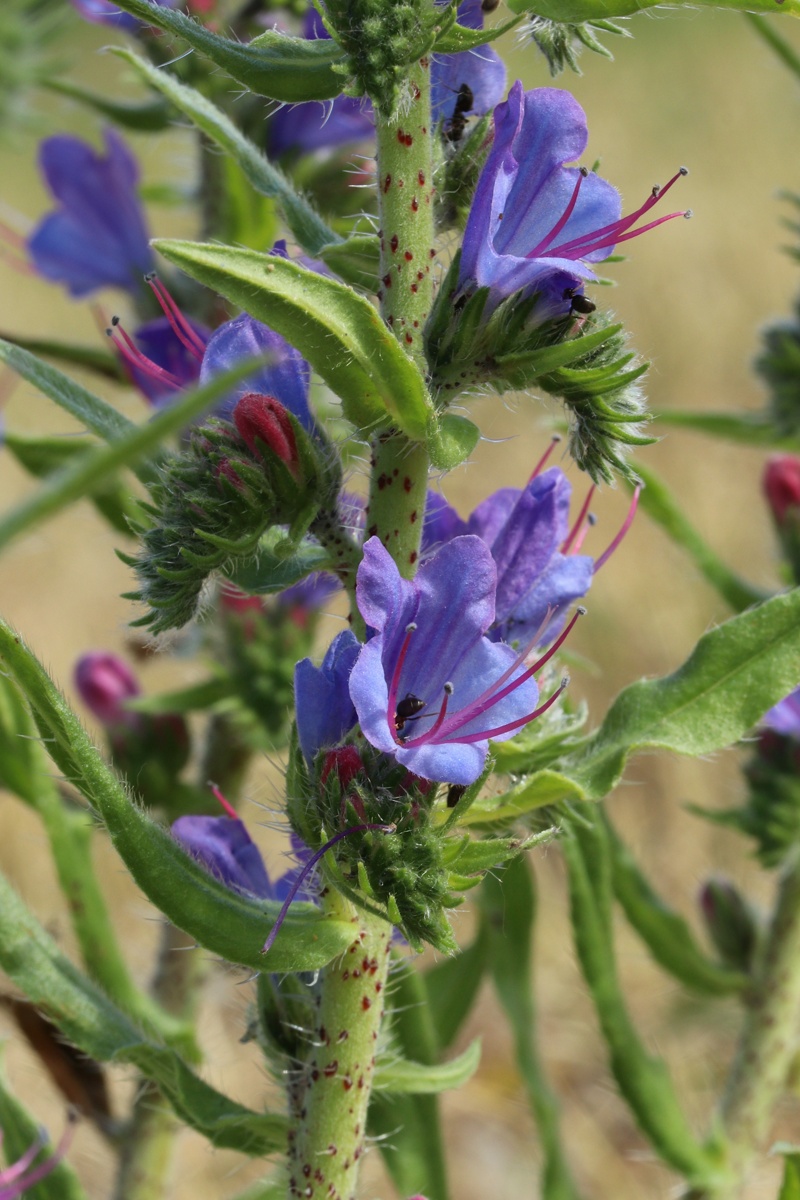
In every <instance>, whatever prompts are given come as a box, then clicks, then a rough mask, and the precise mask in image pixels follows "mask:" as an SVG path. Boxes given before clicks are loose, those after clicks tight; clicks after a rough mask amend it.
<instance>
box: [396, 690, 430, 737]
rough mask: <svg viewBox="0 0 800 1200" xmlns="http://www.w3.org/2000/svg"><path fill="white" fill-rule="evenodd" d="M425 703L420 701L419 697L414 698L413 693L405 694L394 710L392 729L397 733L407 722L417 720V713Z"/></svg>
mask: <svg viewBox="0 0 800 1200" xmlns="http://www.w3.org/2000/svg"><path fill="white" fill-rule="evenodd" d="M425 704H426V701H425V700H420V698H419V696H415V695H414V694H413V692H406V695H405V697H404V699H402V700H401V701H400V702H399V703H398V705H397V708H396V709H395V714H394V727H395V730H396V732H397V733H399V732H400V730H401V729H403V728H404V727H405V724H406V722H407V721H414V720H416V719H417V713H418V712H420V711H421V710H422V709H423V708H424V707H425Z"/></svg>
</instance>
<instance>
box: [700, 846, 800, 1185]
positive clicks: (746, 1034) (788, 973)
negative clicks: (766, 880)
mask: <svg viewBox="0 0 800 1200" xmlns="http://www.w3.org/2000/svg"><path fill="white" fill-rule="evenodd" d="M798 1040H800V857H796V858H795V861H794V862H792V863H791V864H790V865H789V866H788V867H787V869H786V870H785V872H784V874H783V877H782V879H781V882H780V887H779V890H778V898H777V901H776V905H775V912H774V915H773V918H772V922H771V925H770V930H769V936H768V938H767V942H766V946H765V950H764V956H763V959H762V961H761V969H760V971H759V974H758V978H757V980H756V983H755V986H754V989H753V996H752V1000H751V1003H750V1006H749V1011H748V1014H747V1018H746V1021H745V1027H744V1031H743V1033H742V1038H741V1042H740V1044H739V1050H738V1052H737V1055H736V1059H735V1061H734V1064H733V1068H732V1070H731V1075H730V1079H729V1081H728V1086H727V1088H726V1092H725V1096H724V1097H723V1101H722V1114H721V1115H722V1125H723V1132H724V1136H725V1139H726V1143H727V1146H726V1157H727V1164H728V1167H729V1169H730V1176H731V1180H732V1182H731V1185H730V1187H728V1188H725V1189H722V1190H720V1192H719V1193H717V1194H718V1196H719V1197H723V1196H724V1197H725V1200H732V1198H733V1197H735V1196H738V1195H740V1193H741V1191H742V1188H743V1186H744V1184H745V1182H746V1176H747V1173H748V1170H749V1168H750V1166H751V1164H752V1162H753V1160H754V1158H755V1157H756V1155H757V1154H758V1152H759V1150H760V1149H761V1148H762V1147H763V1145H764V1143H765V1141H766V1139H767V1137H768V1135H769V1130H770V1125H771V1123H772V1120H773V1117H774V1113H775V1109H776V1107H777V1105H778V1102H779V1101H780V1099H781V1097H782V1096H784V1095H785V1093H786V1091H787V1087H788V1085H787V1077H788V1074H789V1070H790V1067H791V1065H792V1061H793V1059H794V1056H795V1054H796V1053H797V1048H798Z"/></svg>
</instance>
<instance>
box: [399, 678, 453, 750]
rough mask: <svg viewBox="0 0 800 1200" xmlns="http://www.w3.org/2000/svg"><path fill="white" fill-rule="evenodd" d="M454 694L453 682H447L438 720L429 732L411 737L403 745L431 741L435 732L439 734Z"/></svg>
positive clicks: (407, 745)
mask: <svg viewBox="0 0 800 1200" xmlns="http://www.w3.org/2000/svg"><path fill="white" fill-rule="evenodd" d="M452 694H453V685H452V683H446V684H445V685H444V700H443V701H442V707H441V708H440V709H439V713H438V715H437V717H436V720H435V721H434V723H433V725H431V727H430V729H429V730H428V732H427V733H423V734H420V736H419V737H416V738H411V739H409V740H408V741H406V742H402V743H401V745H403V746H406V747H409V746H415V745H419V744H420V743H422V742H427V741H430V739H431V738H432V737H433V736H434V735H435V734H437V733H438V732H439V730H440V729H441V728H442V726H443V725H444V719H445V716H446V715H447V704H448V701H449V699H450V697H451V696H452Z"/></svg>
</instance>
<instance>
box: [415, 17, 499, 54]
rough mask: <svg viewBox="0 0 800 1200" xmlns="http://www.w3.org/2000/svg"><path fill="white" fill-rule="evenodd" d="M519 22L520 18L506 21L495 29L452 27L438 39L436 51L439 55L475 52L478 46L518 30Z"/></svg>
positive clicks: (464, 26)
mask: <svg viewBox="0 0 800 1200" xmlns="http://www.w3.org/2000/svg"><path fill="white" fill-rule="evenodd" d="M519 22H520V18H519V17H512V18H511V20H510V21H504V22H503V24H502V25H498V26H497V27H496V28H495V29H468V28H467V26H466V25H458V24H456V25H450V26H449V27H448V28H447V29H446V30H444V32H443V33H441V34H440V35H439V37H437V39H436V43H435V45H434V50H435V51H436V53H437V54H458V53H460V52H461V51H464V50H475V49H477V47H478V46H485V45H486V44H487V43H488V42H493V41H495V39H496V38H499V37H502V36H503V34H504V33H508V32H509V30H511V29H516V27H517V25H519Z"/></svg>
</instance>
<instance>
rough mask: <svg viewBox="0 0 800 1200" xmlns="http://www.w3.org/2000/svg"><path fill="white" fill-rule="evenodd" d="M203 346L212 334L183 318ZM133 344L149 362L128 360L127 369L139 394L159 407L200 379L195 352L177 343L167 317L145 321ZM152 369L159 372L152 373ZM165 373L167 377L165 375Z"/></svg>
mask: <svg viewBox="0 0 800 1200" xmlns="http://www.w3.org/2000/svg"><path fill="white" fill-rule="evenodd" d="M183 319H184V320H185V321H186V322H187V324H188V325H189V326H190V327H191V328H192V329H193V330H194V332H195V333H196V334H197V336H198V338H199V339H200V340H201V341H202V342H208V340H209V338H210V337H211V331H210V330H209V329H206V327H205V326H204V325H201V324H200V323H199V321H192V320H190V319H189V318H183ZM133 340H134V342H135V343H136V346H137V347H138V349H139V350H140V351H141V353H142V354H143V355H144V357H145V359H146V360H147V365H143V364H142V363H141V360H133V359H128V360H126V366H127V369H128V371H129V373H130V375H131V378H132V380H133V382H134V383H135V385H136V387H138V389H139V391H140V392H142V394H143V395H144V396H146V397H147V399H148V400H149V401H150V402H151V403H152V404H155V405H156V406H158V405H162V404H166V403H168V402H169V401H170V400H173V399H174V398H175V395H176V394H177V393H178V392H181V391H183V390H184V388H190V387H193V386H194V385H195V384H196V383H197V381H198V379H199V378H200V361H199V360H198V357H197V351H196V350H195V349H191V350H190V349H188V348H187V346H186V343H185V342H182V341H180V340H179V339H178V337H177V335H176V333H175V329H174V327H173V325H172V324H171V323H170V321H169V320H168V319H167V318H166V317H156V318H155V319H154V320H152V321H146V322H145V323H144V324H143V325H139V326H138V328H136V329H135V330H134V333H133ZM152 365H155V366H156V367H157V368H158V372H157V373H156V372H153V371H152ZM164 372H166V376H165V375H164V374H163V373H164Z"/></svg>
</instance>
